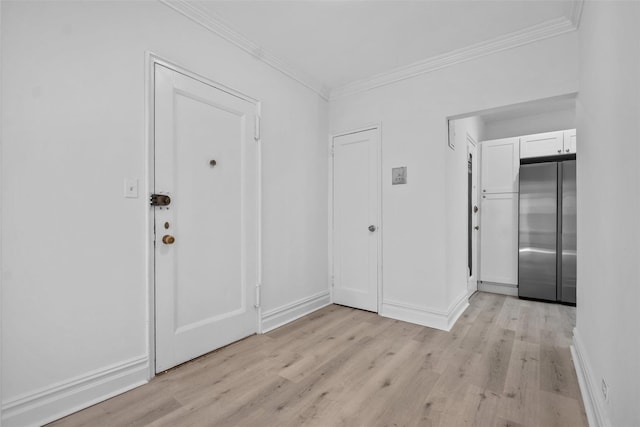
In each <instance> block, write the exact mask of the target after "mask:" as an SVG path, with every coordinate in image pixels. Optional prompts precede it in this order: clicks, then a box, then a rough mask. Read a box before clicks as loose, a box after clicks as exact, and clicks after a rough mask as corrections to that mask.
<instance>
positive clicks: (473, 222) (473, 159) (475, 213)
mask: <svg viewBox="0 0 640 427" xmlns="http://www.w3.org/2000/svg"><path fill="white" fill-rule="evenodd" d="M467 147H468V166H469V176H468V179H469V185H468V187H469V188H468V191H469V194H468V197H469V212H468V215H469V218H470V221H469V231H468V232H469V239H468V243H469V250H468V257H469V263H468V264H469V271H468V275H469V280H468V282H467V291H468V294H469V295H471V294H473V293H474V292H475V291H477V290H478V231H479V228H480V220H479V217H480V215H479V210H480V207H479V203H478V164H479V163H478V155H477V153H478V150H477V146H476V144H474V143H473V142H472V141H469V140H467Z"/></svg>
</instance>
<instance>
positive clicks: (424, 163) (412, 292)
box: [330, 32, 577, 328]
mask: <svg viewBox="0 0 640 427" xmlns="http://www.w3.org/2000/svg"><path fill="white" fill-rule="evenodd" d="M576 91H577V34H576V33H575V32H572V33H569V34H565V35H562V36H558V37H555V38H553V39H548V40H544V41H539V42H536V43H532V44H528V45H525V46H522V47H520V48H517V49H511V50H507V51H503V52H499V53H496V54H493V55H490V56H486V57H482V58H478V59H475V60H472V61H468V62H464V63H461V64H458V65H455V66H451V67H447V68H444V69H441V70H437V71H434V72H431V73H428V74H423V75H420V76H417V77H414V78H411V79H408V80H403V81H400V82H397V83H395V84H392V85H387V86H383V87H379V88H376V89H372V90H369V91H367V92H363V93H360V94H356V95H353V96H349V97H346V98H341V99H337V100H335V101H332V102H331V104H330V124H331V129H332V131H340V130H345V129H351V128H357V127H359V126H362V125H363V124H366V123H372V122H380V123H382V152H383V160H382V166H383V170H382V176H383V189H382V190H383V245H384V248H383V262H384V266H383V286H384V290H383V311H382V312H383V314H386V315H390V314H393V315H394V316H395V317H401V316H400V315H403V316H402V317H404V318H408V317H409V316H413V320H414V321H415V320H416V319H422V320H423V321H424V323H427V324H431V325H432V326H437V327H442V326H443V324H444V327H445V328H446V327H447V323H448V321H449V320H451V319H450V316H447V314H449V312H450V310H451V309H452V308H453V306H454V305H455V303H456V301H457V298H458V297H460V298H463V297H462V295H463V292H465V293H466V267H465V265H464V261H457V262H451V261H448V260H450V259H453V258H458V259H459V260H464V259H466V237H464V236H466V233H465V232H464V231H460V230H459V227H466V224H465V223H464V222H463V221H462V219H461V218H462V217H461V214H460V213H457V212H466V203H467V201H466V191H464V192H462V191H460V189H461V187H462V186H461V184H460V182H459V181H458V180H449V179H448V178H449V177H450V174H449V172H448V169H449V168H450V167H453V165H456V166H455V167H456V168H459V170H460V171H461V172H460V173H463V172H462V171H464V166H463V165H462V164H459V162H464V156H463V155H462V154H461V153H460V152H458V151H455V152H452V151H451V150H450V149H449V148H448V146H447V117H452V116H457V115H461V114H465V113H470V112H474V111H482V110H486V109H490V108H495V107H499V106H503V105H511V104H516V103H520V102H526V101H531V100H534V99H542V98H549V97H552V96H558V95H564V94H569V93H574V92H576ZM460 149H462V150H466V149H465V148H463V147H461V148H457V150H460ZM394 166H407V167H408V184H407V185H396V186H391V182H390V176H391V168H392V167H394ZM464 173H466V172H464ZM456 174H457V172H456ZM456 176H457V175H456ZM460 179H462V178H460ZM452 192H453V193H452ZM447 194H450V196H447ZM454 195H455V196H454ZM448 197H455V199H451V200H449V201H448V200H447V199H448ZM452 215H453V217H452ZM465 230H466V228H465ZM463 233H464V234H463ZM463 282H464V283H463ZM458 294H459V295H458ZM390 301H392V302H394V303H395V307H398V306H399V305H402V306H404V308H403V310H394V311H393V313H391V311H386V309H387V308H389V307H387V306H385V305H384V303H386V302H390ZM400 311H403V313H399V312H400Z"/></svg>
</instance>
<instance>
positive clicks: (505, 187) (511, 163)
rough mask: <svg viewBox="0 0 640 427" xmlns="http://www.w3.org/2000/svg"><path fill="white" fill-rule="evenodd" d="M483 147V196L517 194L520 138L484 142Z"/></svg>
mask: <svg viewBox="0 0 640 427" xmlns="http://www.w3.org/2000/svg"><path fill="white" fill-rule="evenodd" d="M481 147H482V156H481V183H480V184H481V188H482V194H485V193H517V192H518V171H519V169H520V145H519V140H518V138H504V139H494V140H491V141H483V142H482V144H481Z"/></svg>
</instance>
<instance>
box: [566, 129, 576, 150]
mask: <svg viewBox="0 0 640 427" xmlns="http://www.w3.org/2000/svg"><path fill="white" fill-rule="evenodd" d="M575 152H576V130H575V129H569V130H565V131H564V154H575Z"/></svg>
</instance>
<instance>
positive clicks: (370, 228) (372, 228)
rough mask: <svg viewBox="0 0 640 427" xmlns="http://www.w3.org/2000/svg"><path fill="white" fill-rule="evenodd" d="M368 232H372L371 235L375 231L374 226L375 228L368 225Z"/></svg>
mask: <svg viewBox="0 0 640 427" xmlns="http://www.w3.org/2000/svg"><path fill="white" fill-rule="evenodd" d="M369 231H370V232H372V233H373V232H374V231H376V226H375V225H370V226H369Z"/></svg>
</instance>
